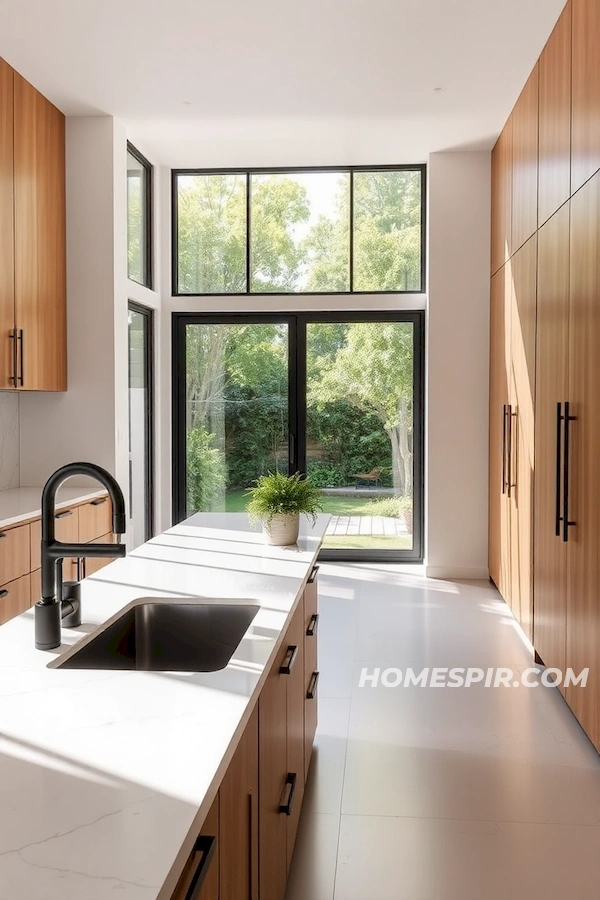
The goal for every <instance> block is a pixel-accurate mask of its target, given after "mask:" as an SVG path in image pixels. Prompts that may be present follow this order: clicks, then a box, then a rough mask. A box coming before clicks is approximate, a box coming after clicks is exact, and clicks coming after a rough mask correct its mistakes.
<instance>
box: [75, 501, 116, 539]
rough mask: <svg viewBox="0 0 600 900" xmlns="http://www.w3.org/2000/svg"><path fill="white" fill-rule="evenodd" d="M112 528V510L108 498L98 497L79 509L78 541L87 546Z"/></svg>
mask: <svg viewBox="0 0 600 900" xmlns="http://www.w3.org/2000/svg"><path fill="white" fill-rule="evenodd" d="M111 528H112V510H111V505H110V500H109V499H108V497H98V499H97V500H92V501H90V503H84V504H83V506H80V507H79V541H80V542H81V543H82V544H89V543H90V542H91V541H94V540H96V539H97V538H99V537H101V536H102V535H104V534H108V532H109V531H110V530H111Z"/></svg>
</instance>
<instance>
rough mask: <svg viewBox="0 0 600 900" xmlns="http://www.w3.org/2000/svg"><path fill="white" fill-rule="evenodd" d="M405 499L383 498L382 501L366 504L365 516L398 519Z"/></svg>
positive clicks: (372, 501) (370, 501) (371, 501)
mask: <svg viewBox="0 0 600 900" xmlns="http://www.w3.org/2000/svg"><path fill="white" fill-rule="evenodd" d="M403 499H404V498H403V497H383V498H381V499H380V500H369V502H368V503H365V505H364V509H363V514H364V515H365V516H384V517H386V518H391V519H398V518H399V517H400V508H401V502H402V500H403Z"/></svg>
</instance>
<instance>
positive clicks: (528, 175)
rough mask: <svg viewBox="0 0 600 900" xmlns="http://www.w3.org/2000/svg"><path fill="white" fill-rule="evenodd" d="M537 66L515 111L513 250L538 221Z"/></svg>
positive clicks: (529, 235) (513, 139) (513, 144)
mask: <svg viewBox="0 0 600 900" xmlns="http://www.w3.org/2000/svg"><path fill="white" fill-rule="evenodd" d="M538 86H539V78H538V67H537V65H536V67H535V69H534V70H533V72H532V73H531V75H530V76H529V79H528V81H527V84H526V85H525V87H524V88H523V91H522V93H521V96H520V97H519V99H518V100H517V103H516V105H515V108H514V110H513V114H512V146H513V150H512V230H511V247H512V252H513V253H514V251H515V250H518V249H519V247H521V246H522V245H523V244H524V243H525V241H527V240H528V239H529V238H530V237H531V236H532V234H533V233H534V232H535V231H536V230H537V225H538V204H537V192H538V120H539V115H538V108H539V100H538V93H539V92H538Z"/></svg>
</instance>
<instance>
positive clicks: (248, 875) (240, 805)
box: [219, 707, 258, 900]
mask: <svg viewBox="0 0 600 900" xmlns="http://www.w3.org/2000/svg"><path fill="white" fill-rule="evenodd" d="M219 815H220V822H219V845H220V868H221V877H220V881H221V897H222V898H223V900H225V898H227V900H258V707H257V708H256V709H255V710H254V712H253V713H252V716H251V717H250V720H249V722H248V724H247V725H246V728H245V730H244V734H243V737H242V739H241V741H240V743H239V745H238V748H237V750H236V751H235V754H234V756H233V759H232V760H231V763H230V764H229V768H228V769H227V772H226V774H225V777H224V779H223V782H222V784H221V787H220V789H219Z"/></svg>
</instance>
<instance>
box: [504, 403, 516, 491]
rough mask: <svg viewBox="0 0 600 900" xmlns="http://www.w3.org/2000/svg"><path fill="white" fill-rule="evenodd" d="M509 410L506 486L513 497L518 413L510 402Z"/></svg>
mask: <svg viewBox="0 0 600 900" xmlns="http://www.w3.org/2000/svg"><path fill="white" fill-rule="evenodd" d="M506 408H507V410H508V415H507V422H508V429H507V430H508V439H507V451H506V487H507V492H508V496H509V497H512V489H513V488H516V486H517V484H516V481H513V462H512V458H513V419H516V418H517V413H516V412H513V408H512V406H511V405H510V403H509V404H508V406H507V407H506Z"/></svg>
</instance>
